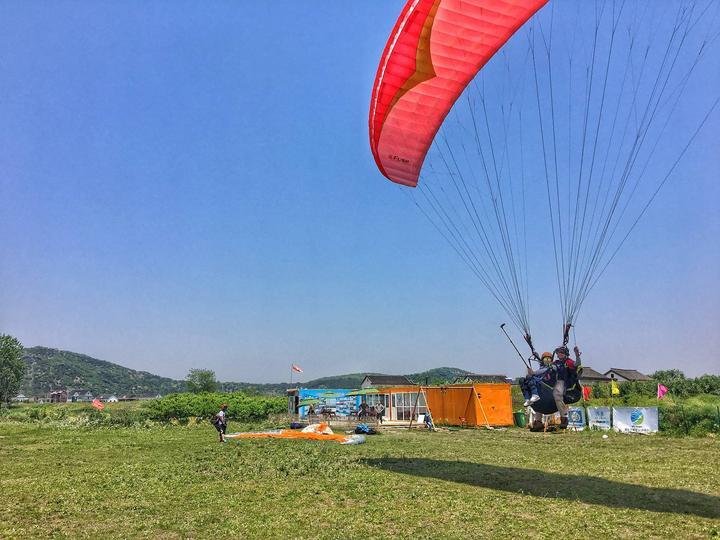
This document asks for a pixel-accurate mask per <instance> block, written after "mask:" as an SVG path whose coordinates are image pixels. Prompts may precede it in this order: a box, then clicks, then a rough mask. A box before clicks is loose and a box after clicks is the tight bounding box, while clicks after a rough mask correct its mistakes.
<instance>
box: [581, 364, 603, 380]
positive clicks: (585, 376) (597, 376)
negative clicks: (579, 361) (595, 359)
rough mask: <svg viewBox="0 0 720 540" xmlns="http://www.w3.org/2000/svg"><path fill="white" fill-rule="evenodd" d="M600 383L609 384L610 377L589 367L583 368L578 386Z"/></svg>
mask: <svg viewBox="0 0 720 540" xmlns="http://www.w3.org/2000/svg"><path fill="white" fill-rule="evenodd" d="M600 382H610V377H608V376H606V375H603V374H602V373H600V372H599V371H595V370H594V369H593V368H591V367H588V366H583V368H582V374H581V375H580V384H593V383H600Z"/></svg>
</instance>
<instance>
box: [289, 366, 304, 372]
mask: <svg viewBox="0 0 720 540" xmlns="http://www.w3.org/2000/svg"><path fill="white" fill-rule="evenodd" d="M290 369H292V370H293V371H297V372H298V373H302V372H303V370H302V368H301V367H300V366H298V365H297V364H291V365H290Z"/></svg>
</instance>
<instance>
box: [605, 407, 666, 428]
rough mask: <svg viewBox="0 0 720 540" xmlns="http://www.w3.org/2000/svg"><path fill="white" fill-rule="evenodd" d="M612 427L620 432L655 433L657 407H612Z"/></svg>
mask: <svg viewBox="0 0 720 540" xmlns="http://www.w3.org/2000/svg"><path fill="white" fill-rule="evenodd" d="M613 429H614V430H615V431H620V432H622V433H657V431H658V408H657V407H613Z"/></svg>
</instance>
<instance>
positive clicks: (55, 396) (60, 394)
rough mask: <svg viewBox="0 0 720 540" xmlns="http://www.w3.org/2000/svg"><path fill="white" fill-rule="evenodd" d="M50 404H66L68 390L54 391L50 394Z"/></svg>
mask: <svg viewBox="0 0 720 540" xmlns="http://www.w3.org/2000/svg"><path fill="white" fill-rule="evenodd" d="M48 401H49V402H50V403H65V402H67V401H68V395H67V390H53V391H52V392H50V393H49V394H48Z"/></svg>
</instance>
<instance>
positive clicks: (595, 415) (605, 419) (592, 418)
mask: <svg viewBox="0 0 720 540" xmlns="http://www.w3.org/2000/svg"><path fill="white" fill-rule="evenodd" d="M587 416H588V427H589V428H590V429H604V430H608V429H610V426H611V423H610V407H588V408H587Z"/></svg>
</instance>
